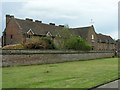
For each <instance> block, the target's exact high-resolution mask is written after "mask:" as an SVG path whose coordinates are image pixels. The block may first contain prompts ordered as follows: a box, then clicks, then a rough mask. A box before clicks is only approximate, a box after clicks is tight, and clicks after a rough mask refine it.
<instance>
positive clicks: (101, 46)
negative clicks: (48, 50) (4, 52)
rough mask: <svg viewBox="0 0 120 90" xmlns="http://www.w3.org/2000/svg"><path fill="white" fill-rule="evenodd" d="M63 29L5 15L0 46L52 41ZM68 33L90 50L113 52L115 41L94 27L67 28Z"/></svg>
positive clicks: (62, 27) (52, 24) (50, 24)
mask: <svg viewBox="0 0 120 90" xmlns="http://www.w3.org/2000/svg"><path fill="white" fill-rule="evenodd" d="M62 29H64V25H59V26H56V25H55V24H54V23H49V24H44V23H42V21H39V20H35V21H33V19H29V18H26V20H22V19H17V18H14V16H11V15H6V28H5V30H4V32H3V36H2V46H6V45H10V44H18V43H25V42H26V41H27V40H28V39H30V38H33V37H34V38H35V37H51V38H52V39H53V40H55V38H56V37H57V36H59V37H60V36H61V35H60V34H59V33H57V34H56V33H54V32H56V31H59V30H62ZM69 31H70V32H72V33H74V34H75V35H77V36H80V37H82V38H83V39H84V40H85V41H86V42H87V43H88V44H90V45H91V47H92V50H114V49H115V41H114V40H113V39H112V38H111V37H110V36H107V35H103V34H97V33H96V32H95V29H94V26H93V25H92V26H88V27H80V28H69Z"/></svg>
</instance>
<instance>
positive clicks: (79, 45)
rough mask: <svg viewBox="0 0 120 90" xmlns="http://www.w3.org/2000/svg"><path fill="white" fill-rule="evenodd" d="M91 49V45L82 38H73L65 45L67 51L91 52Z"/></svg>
mask: <svg viewBox="0 0 120 90" xmlns="http://www.w3.org/2000/svg"><path fill="white" fill-rule="evenodd" d="M90 48H91V47H90V45H88V44H87V43H86V42H85V41H84V40H83V39H82V38H80V37H72V38H70V39H69V40H67V41H66V43H65V49H74V50H90Z"/></svg>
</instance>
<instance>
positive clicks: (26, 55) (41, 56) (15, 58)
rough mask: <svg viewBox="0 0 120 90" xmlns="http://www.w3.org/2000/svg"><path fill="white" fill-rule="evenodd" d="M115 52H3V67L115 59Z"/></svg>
mask: <svg viewBox="0 0 120 90" xmlns="http://www.w3.org/2000/svg"><path fill="white" fill-rule="evenodd" d="M113 56H114V53H113V52H110V51H109V52H108V51H107V52H105V51H104V52H103V51H102V52H98V51H90V52H81V51H51V50H42V51H41V50H3V51H2V66H3V67H6V66H18V65H33V64H50V63H59V62H69V61H78V60H90V59H98V58H107V57H113Z"/></svg>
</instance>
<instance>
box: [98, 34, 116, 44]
mask: <svg viewBox="0 0 120 90" xmlns="http://www.w3.org/2000/svg"><path fill="white" fill-rule="evenodd" d="M97 37H98V40H99V41H100V42H103V43H108V42H109V43H115V41H114V40H113V39H112V38H111V37H110V36H107V35H103V34H97Z"/></svg>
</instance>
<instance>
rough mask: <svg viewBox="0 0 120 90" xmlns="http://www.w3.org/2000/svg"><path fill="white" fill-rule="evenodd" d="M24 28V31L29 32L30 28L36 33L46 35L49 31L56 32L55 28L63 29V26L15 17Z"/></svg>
mask: <svg viewBox="0 0 120 90" xmlns="http://www.w3.org/2000/svg"><path fill="white" fill-rule="evenodd" d="M15 20H16V21H17V23H18V24H19V25H20V27H21V28H22V31H23V33H27V32H28V31H29V30H30V29H31V30H32V31H33V33H34V34H36V35H46V34H47V32H48V31H49V32H51V33H52V32H54V31H55V30H61V29H63V27H60V26H54V25H48V24H43V23H39V22H33V21H28V20H21V19H15Z"/></svg>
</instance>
